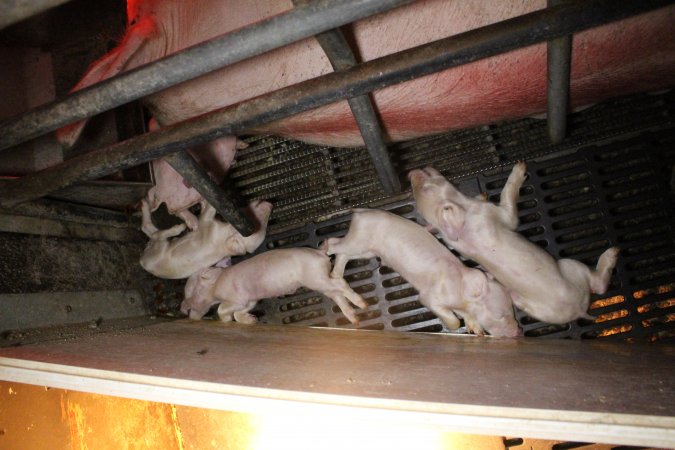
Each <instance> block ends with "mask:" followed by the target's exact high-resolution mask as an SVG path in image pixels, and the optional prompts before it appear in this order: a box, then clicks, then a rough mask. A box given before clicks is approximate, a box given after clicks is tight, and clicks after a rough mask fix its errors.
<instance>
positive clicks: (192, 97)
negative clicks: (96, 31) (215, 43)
mask: <svg viewBox="0 0 675 450" xmlns="http://www.w3.org/2000/svg"><path fill="white" fill-rule="evenodd" d="M214 1H215V0H212V1H211V2H209V1H206V0H203V1H202V3H204V4H209V5H210V6H211V7H213V8H221V9H222V8H228V12H229V15H228V19H227V23H219V22H218V21H216V20H215V19H213V18H212V15H213V14H211V15H210V16H209V15H207V16H205V17H203V18H201V19H200V18H199V17H197V18H195V17H193V18H192V20H193V21H195V20H204V21H206V23H209V24H210V26H211V27H216V28H218V27H219V30H218V32H213V31H212V30H211V29H209V27H203V28H204V29H205V31H203V32H198V33H193V34H192V35H191V36H190V37H191V40H190V42H182V43H180V44H175V43H174V45H173V48H172V49H171V51H175V50H178V49H180V48H183V47H185V46H187V45H188V44H193V43H195V42H193V41H197V42H198V39H199V40H203V39H208V38H211V37H213V36H215V35H217V34H220V33H224V32H228V31H230V30H232V29H234V28H237V27H238V26H244V25H246V24H249V23H251V22H255V21H256V20H260V19H262V18H264V17H266V14H276V13H279V12H282V11H284V10H286V9H288V8H290V2H281V1H278V0H268V1H264V0H257V1H255V2H252V3H254V5H251V8H245V10H244V8H241V7H237V5H236V4H237V3H238V2H234V1H231V2H221V3H220V5H216V4H212V3H213V2H214ZM169 3H172V2H169ZM225 4H227V5H225ZM209 5H205V7H207V6H209ZM253 6H255V7H256V8H258V10H260V11H262V12H261V13H260V14H258V15H256V14H255V12H254V11H252V9H253ZM544 6H545V2H543V1H524V0H523V1H516V0H512V1H510V2H508V3H501V4H499V6H498V7H495V4H494V3H493V2H489V1H487V0H472V1H462V2H454V1H448V0H427V1H424V2H417V3H415V4H413V5H409V6H406V7H403V8H399V9H397V10H394V11H391V12H389V13H385V14H381V15H378V16H376V17H374V18H371V19H367V20H364V21H361V22H358V23H356V24H355V25H354V30H353V31H354V41H355V43H356V45H357V47H358V52H357V53H358V55H359V57H360V58H361V59H362V60H364V61H367V60H371V59H373V58H377V57H380V56H383V55H386V54H389V53H392V52H395V51H399V50H403V49H406V48H410V47H413V46H416V45H420V44H423V43H426V42H430V41H433V40H436V39H439V38H443V37H447V36H451V35H453V34H456V33H460V32H463V31H467V30H470V29H473V28H477V27H480V26H484V25H488V24H490V23H494V22H498V21H501V20H505V19H508V18H511V17H514V16H518V15H521V14H525V13H528V12H531V11H533V10H536V9H540V8H543V7H544ZM237 16H240V17H237ZM674 21H675V7H669V8H666V9H661V10H657V11H653V12H651V13H648V14H643V15H641V16H637V17H633V18H631V19H628V20H624V21H622V22H617V23H614V24H609V25H606V26H603V27H599V28H596V29H593V30H588V31H586V32H583V33H579V34H578V35H575V36H574V40H573V42H574V45H573V57H572V80H571V106H572V107H579V106H583V105H587V104H592V103H595V102H598V101H601V100H603V99H605V98H608V97H611V96H617V95H625V94H628V93H634V92H642V91H649V90H656V89H662V88H668V87H671V86H672V85H673V84H675V39H672V31H673V23H674ZM234 24H238V25H237V26H234ZM228 27H230V28H228ZM185 29H190V30H192V29H194V27H192V28H190V27H186V28H185ZM180 38H181V36H177V37H172V40H171V42H176V41H180ZM329 72H331V68H330V64H329V62H328V60H327V58H326V57H325V55H324V53H323V51H322V50H321V48H320V47H319V45H318V43H317V42H316V41H315V40H314V39H313V38H312V39H307V40H305V41H301V42H299V43H296V44H293V45H290V46H287V47H285V48H282V49H278V50H276V51H273V52H270V53H267V54H265V55H261V56H259V57H256V58H253V59H250V60H247V61H243V62H241V63H238V64H235V65H233V66H231V67H228V68H225V69H222V70H220V71H217V72H214V73H212V74H209V75H206V76H204V77H201V78H199V79H196V80H192V81H190V82H187V83H183V84H181V85H179V86H176V87H174V88H171V89H169V90H167V91H164V92H162V93H159V94H155V95H153V96H151V97H150V98H148V103H149V105H150V109H151V110H152V111H153V114H155V115H156V116H157V117H158V120H160V122H161V123H163V124H168V123H174V122H177V121H181V120H184V119H187V118H189V117H192V116H195V115H198V114H202V113H204V112H207V111H210V110H213V109H216V108H221V107H224V106H228V105H232V104H235V103H238V102H241V101H243V100H246V99H249V98H252V97H255V96H258V95H260V94H263V93H265V92H269V91H273V90H276V89H279V88H282V87H285V86H288V85H291V84H294V83H297V82H300V81H303V80H306V79H309V78H313V77H316V76H319V75H322V74H325V73H329ZM374 101H375V103H376V105H377V106H376V110H377V111H378V112H379V113H380V118H381V120H382V122H383V127H384V130H385V133H386V135H387V137H388V138H389V139H390V140H394V141H398V140H404V139H410V138H414V137H418V136H422V135H427V134H433V133H438V132H443V131H447V130H450V129H457V128H465V127H471V126H477V125H481V124H486V123H492V122H495V121H500V120H504V119H510V118H517V117H524V116H529V115H534V114H539V113H542V112H544V111H545V109H546V47H545V44H541V45H537V46H531V47H528V48H525V49H520V50H516V51H513V52H509V53H507V54H503V55H499V56H496V57H492V58H488V59H484V60H481V61H477V62H474V63H471V64H468V65H465V66H461V67H458V68H453V69H449V70H447V71H444V72H441V73H438V74H432V75H429V76H426V77H423V78H420V79H417V80H413V81H410V82H407V83H403V84H400V85H397V86H392V87H389V88H386V89H383V90H380V91H377V92H376V93H374ZM252 131H255V132H261V133H273V134H278V135H283V136H287V137H291V138H295V139H300V140H304V141H307V142H312V143H317V144H325V145H332V146H354V145H361V144H362V141H361V138H360V135H359V132H358V129H357V127H356V123H355V122H354V119H353V118H352V116H351V113H350V111H349V108H348V106H347V104H346V102H340V103H336V104H333V105H329V106H327V107H323V108H320V109H318V110H315V111H312V112H310V113H304V114H301V115H298V116H295V117H293V118H289V119H284V120H281V121H277V122H274V123H270V124H267V125H265V126H261V127H259V128H258V129H256V130H252Z"/></svg>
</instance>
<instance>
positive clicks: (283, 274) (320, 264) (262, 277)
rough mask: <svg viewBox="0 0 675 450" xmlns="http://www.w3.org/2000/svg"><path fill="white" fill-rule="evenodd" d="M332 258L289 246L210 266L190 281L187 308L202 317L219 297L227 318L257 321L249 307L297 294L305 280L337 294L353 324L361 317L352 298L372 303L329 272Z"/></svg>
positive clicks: (362, 303) (222, 313)
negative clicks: (262, 300) (357, 314)
mask: <svg viewBox="0 0 675 450" xmlns="http://www.w3.org/2000/svg"><path fill="white" fill-rule="evenodd" d="M330 269H331V266H330V259H329V258H328V257H327V256H326V255H325V253H324V252H323V251H321V250H316V249H311V248H289V249H277V250H270V251H267V252H264V253H261V254H259V255H256V256H254V257H252V258H249V259H246V260H244V261H241V262H239V263H237V264H235V265H233V266H231V267H228V268H217V267H216V268H207V269H204V270H202V271H201V272H200V273H199V274H196V275H195V276H194V277H193V278H191V279H190V280H189V281H188V286H186V297H185V300H183V303H182V304H181V311H182V312H183V313H185V314H188V315H189V317H190V318H191V319H195V320H198V319H201V318H202V316H204V314H206V313H207V312H208V310H209V308H210V307H211V306H212V305H215V304H216V303H220V306H219V307H218V316H219V317H220V319H221V320H222V321H223V322H228V321H230V320H232V317H233V316H234V320H235V321H237V322H242V323H247V324H250V323H255V322H256V321H257V319H256V317H255V316H254V315H252V314H250V313H249V311H250V310H251V309H252V308H253V307H254V306H255V305H256V303H257V302H258V300H260V299H263V298H270V297H277V296H281V295H287V294H292V293H293V292H295V291H296V290H297V289H298V288H300V287H302V286H305V287H307V288H309V289H311V290H314V291H318V292H321V293H322V294H324V295H325V296H327V297H329V298H331V299H332V300H333V301H334V302H335V303H336V304H337V305H338V306H339V307H340V309H341V310H342V313H343V314H344V315H345V317H347V319H349V321H350V322H352V323H353V324H358V323H359V321H358V318H357V317H356V314H355V313H354V310H353V308H352V307H351V305H350V304H349V302H351V303H353V304H354V305H357V306H359V307H361V308H366V307H367V306H368V304H367V303H366V302H365V301H364V300H363V298H361V296H360V295H359V294H357V293H356V292H354V291H353V290H352V289H351V288H350V287H349V285H348V284H347V282H346V281H345V280H344V279H342V278H339V279H338V278H331V277H330V276H329V272H330Z"/></svg>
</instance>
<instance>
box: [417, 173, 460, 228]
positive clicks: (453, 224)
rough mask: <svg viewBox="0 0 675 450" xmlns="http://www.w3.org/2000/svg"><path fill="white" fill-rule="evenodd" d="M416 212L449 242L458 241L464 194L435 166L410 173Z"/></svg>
mask: <svg viewBox="0 0 675 450" xmlns="http://www.w3.org/2000/svg"><path fill="white" fill-rule="evenodd" d="M408 178H409V179H410V184H411V185H412V189H413V196H414V197H415V202H416V203H417V211H418V212H419V213H420V214H421V215H422V217H424V220H426V221H427V222H428V223H429V224H430V225H431V226H432V227H433V228H436V229H438V230H440V231H441V233H442V234H443V236H444V237H445V238H446V239H448V240H449V241H457V240H459V235H460V233H461V231H462V228H463V227H464V217H465V213H466V211H465V208H464V203H465V202H464V199H465V197H464V195H463V194H462V193H461V192H459V191H458V190H457V189H456V188H455V187H454V186H453V185H452V184H451V183H450V182H449V181H448V180H446V179H445V178H444V177H443V175H441V173H440V172H439V171H437V170H436V169H434V168H433V167H426V168H424V169H416V170H413V171H411V172H410V173H409V174H408Z"/></svg>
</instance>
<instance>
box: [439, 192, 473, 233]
mask: <svg viewBox="0 0 675 450" xmlns="http://www.w3.org/2000/svg"><path fill="white" fill-rule="evenodd" d="M465 213H466V212H465V210H464V208H462V207H461V206H459V205H458V204H457V203H453V202H445V203H444V204H443V205H442V206H441V208H440V210H439V212H438V215H439V217H438V219H439V220H438V223H439V225H440V228H441V232H442V233H443V235H444V236H445V238H446V239H448V240H450V241H457V240H459V233H460V232H461V231H462V228H463V227H464V216H465Z"/></svg>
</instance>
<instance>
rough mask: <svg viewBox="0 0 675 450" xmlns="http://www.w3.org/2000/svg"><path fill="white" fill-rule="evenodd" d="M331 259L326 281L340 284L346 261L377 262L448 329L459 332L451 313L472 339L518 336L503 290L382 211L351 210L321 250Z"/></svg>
mask: <svg viewBox="0 0 675 450" xmlns="http://www.w3.org/2000/svg"><path fill="white" fill-rule="evenodd" d="M322 248H323V249H325V250H326V253H327V254H328V255H335V266H334V268H333V271H332V273H331V276H332V277H334V278H336V279H338V278H339V279H342V275H343V273H344V269H345V265H346V264H347V262H348V261H349V260H350V259H360V258H374V257H380V258H381V259H382V263H383V264H386V265H387V266H390V267H392V268H393V269H394V270H396V271H397V272H398V273H399V274H400V275H401V276H402V277H403V278H405V279H406V280H407V281H408V282H409V283H410V284H412V285H413V286H414V287H415V289H417V290H418V291H419V299H420V302H421V303H422V304H423V305H424V306H426V307H427V308H429V309H430V310H431V311H433V312H434V313H435V314H436V315H437V316H438V317H439V318H440V319H441V320H443V322H444V323H445V324H446V325H447V327H448V328H450V329H456V328H459V325H460V323H459V320H458V319H457V317H456V316H455V313H457V314H459V315H460V316H461V317H463V318H464V322H465V324H466V326H467V328H468V329H469V331H472V332H474V333H476V334H480V335H482V334H484V332H488V333H490V334H491V335H493V336H499V337H503V336H509V337H514V336H520V335H521V334H522V333H521V330H520V328H518V323H517V322H516V320H515V319H514V316H513V306H512V304H511V298H510V297H509V295H508V293H507V292H506V289H505V288H504V286H502V285H501V284H499V283H498V282H497V281H495V280H494V279H493V278H492V277H491V276H489V275H487V274H485V273H484V272H482V271H480V270H478V269H470V268H468V267H466V266H465V265H464V264H462V262H461V261H460V260H459V259H458V258H457V257H456V256H455V255H453V254H452V253H451V252H450V251H449V250H448V249H447V248H446V247H444V246H443V244H441V243H440V242H438V241H437V240H436V238H435V237H434V236H432V235H431V234H430V233H429V232H428V231H427V230H425V229H424V228H423V227H421V226H419V225H417V224H416V223H414V222H412V221H410V220H407V219H404V218H402V217H399V216H396V215H394V214H391V213H389V212H386V211H380V210H375V209H372V210H369V209H354V210H353V216H352V221H351V224H350V226H349V232H348V233H347V235H346V236H345V237H344V238H329V239H327V240H326V241H324V244H323V246H322Z"/></svg>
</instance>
